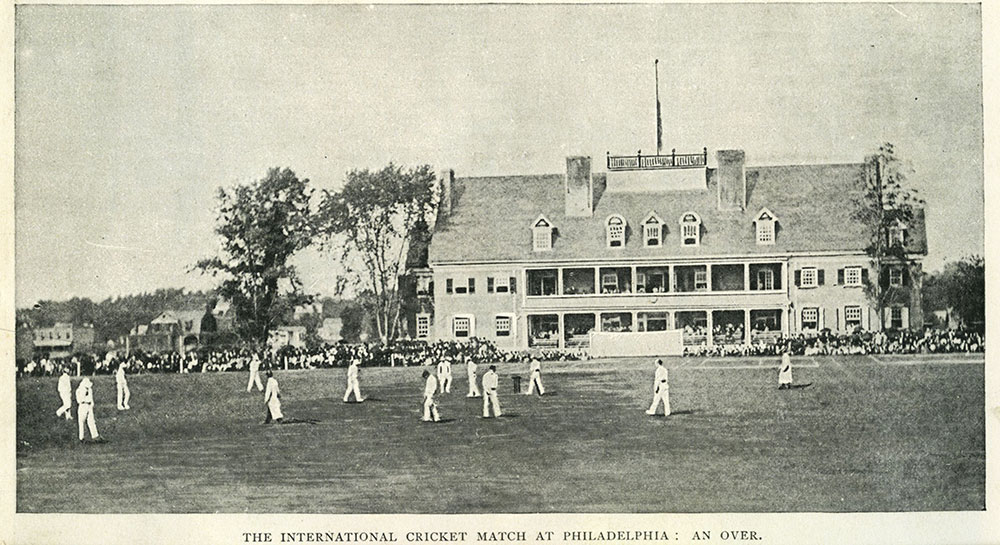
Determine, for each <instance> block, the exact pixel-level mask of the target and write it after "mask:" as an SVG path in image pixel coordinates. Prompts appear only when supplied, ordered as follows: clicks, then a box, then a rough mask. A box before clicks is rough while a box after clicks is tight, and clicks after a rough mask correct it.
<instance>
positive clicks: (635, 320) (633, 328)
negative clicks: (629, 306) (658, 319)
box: [629, 310, 639, 333]
mask: <svg viewBox="0 0 1000 545" xmlns="http://www.w3.org/2000/svg"><path fill="white" fill-rule="evenodd" d="M629 331H632V332H633V333H635V332H636V331H639V313H638V312H636V311H634V310H633V311H632V325H631V326H629Z"/></svg>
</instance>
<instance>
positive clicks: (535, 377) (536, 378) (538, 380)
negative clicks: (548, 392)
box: [527, 371, 545, 396]
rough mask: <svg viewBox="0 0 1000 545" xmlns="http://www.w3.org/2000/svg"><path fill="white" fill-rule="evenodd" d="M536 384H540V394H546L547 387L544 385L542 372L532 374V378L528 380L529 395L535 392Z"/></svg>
mask: <svg viewBox="0 0 1000 545" xmlns="http://www.w3.org/2000/svg"><path fill="white" fill-rule="evenodd" d="M535 384H538V395H545V387H544V386H542V374H541V373H539V372H537V371H536V372H534V373H532V374H531V380H530V381H528V392H527V395H529V396H530V395H531V394H533V393H535Z"/></svg>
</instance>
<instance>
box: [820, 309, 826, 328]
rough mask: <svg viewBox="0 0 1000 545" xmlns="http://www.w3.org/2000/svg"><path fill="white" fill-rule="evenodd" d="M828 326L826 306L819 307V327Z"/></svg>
mask: <svg viewBox="0 0 1000 545" xmlns="http://www.w3.org/2000/svg"><path fill="white" fill-rule="evenodd" d="M825 327H826V308H821V309H819V329H820V330H822V329H823V328H825Z"/></svg>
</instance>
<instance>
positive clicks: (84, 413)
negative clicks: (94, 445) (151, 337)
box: [76, 403, 97, 441]
mask: <svg viewBox="0 0 1000 545" xmlns="http://www.w3.org/2000/svg"><path fill="white" fill-rule="evenodd" d="M76 419H77V425H78V426H79V428H80V440H81V441H83V426H84V422H86V426H87V427H88V428H90V438H91V439H97V424H96V423H94V404H93V403H82V404H80V405H79V408H78V409H77V413H76Z"/></svg>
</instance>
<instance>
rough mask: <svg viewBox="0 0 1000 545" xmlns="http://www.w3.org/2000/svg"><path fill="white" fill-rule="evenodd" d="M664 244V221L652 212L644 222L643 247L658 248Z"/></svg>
mask: <svg viewBox="0 0 1000 545" xmlns="http://www.w3.org/2000/svg"><path fill="white" fill-rule="evenodd" d="M661 244H663V220H661V219H660V217H659V216H657V215H656V212H650V213H649V215H648V216H646V219H645V220H643V222H642V245H643V246H645V247H647V248H656V247H659V246H660V245H661Z"/></svg>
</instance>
